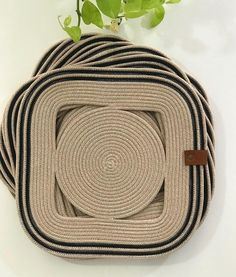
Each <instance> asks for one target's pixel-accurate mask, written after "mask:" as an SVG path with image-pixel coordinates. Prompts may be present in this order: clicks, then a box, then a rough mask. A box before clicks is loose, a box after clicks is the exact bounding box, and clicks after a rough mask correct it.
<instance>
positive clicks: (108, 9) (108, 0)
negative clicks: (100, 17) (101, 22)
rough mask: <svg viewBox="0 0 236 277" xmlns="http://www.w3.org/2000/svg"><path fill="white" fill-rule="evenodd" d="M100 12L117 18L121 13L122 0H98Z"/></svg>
mask: <svg viewBox="0 0 236 277" xmlns="http://www.w3.org/2000/svg"><path fill="white" fill-rule="evenodd" d="M96 2H97V6H98V8H99V9H100V11H101V12H102V13H103V14H105V15H106V16H108V17H110V18H116V17H117V16H118V14H119V12H120V8H121V0H96Z"/></svg>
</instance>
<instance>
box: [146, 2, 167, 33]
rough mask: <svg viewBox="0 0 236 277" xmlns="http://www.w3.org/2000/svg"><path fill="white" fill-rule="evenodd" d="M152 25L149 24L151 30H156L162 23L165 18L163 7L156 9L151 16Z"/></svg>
mask: <svg viewBox="0 0 236 277" xmlns="http://www.w3.org/2000/svg"><path fill="white" fill-rule="evenodd" d="M150 16H151V17H150V23H149V27H150V28H154V27H156V26H157V25H159V24H160V23H161V21H162V20H163V18H164V16H165V9H164V7H163V6H162V5H160V6H159V7H157V8H155V9H154V10H153V11H152V12H151V15H150Z"/></svg>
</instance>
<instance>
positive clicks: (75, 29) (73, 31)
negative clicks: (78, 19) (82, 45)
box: [64, 26, 81, 42]
mask: <svg viewBox="0 0 236 277" xmlns="http://www.w3.org/2000/svg"><path fill="white" fill-rule="evenodd" d="M64 30H65V31H66V32H67V34H68V35H69V36H70V37H71V38H72V40H73V41H74V42H78V41H79V40H80V37H81V29H80V27H79V26H72V27H64Z"/></svg>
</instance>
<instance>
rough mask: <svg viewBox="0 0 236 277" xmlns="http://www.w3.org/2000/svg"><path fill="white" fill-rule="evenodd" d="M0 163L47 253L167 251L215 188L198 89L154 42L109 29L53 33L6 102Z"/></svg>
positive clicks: (184, 235) (196, 220)
mask: <svg viewBox="0 0 236 277" xmlns="http://www.w3.org/2000/svg"><path fill="white" fill-rule="evenodd" d="M0 175H1V178H2V180H3V182H4V183H5V184H6V185H7V187H8V189H9V190H10V192H11V193H12V194H13V196H14V197H15V198H16V202H17V208H18V211H19V216H20V220H21V223H22V225H23V227H24V229H25V231H26V232H27V234H28V235H29V236H30V238H32V240H33V241H34V242H35V243H36V244H37V245H39V246H40V247H42V248H45V249H46V250H48V251H49V252H50V253H52V254H55V255H58V256H63V257H71V258H79V257H105V256H109V257H117V256H126V257H127V256H135V257H136V256H138V257H141V256H156V255H161V254H164V253H168V252H170V251H172V250H174V249H176V248H178V247H179V246H180V245H182V244H183V243H184V242H185V241H186V240H187V239H188V238H189V237H190V236H191V234H192V233H193V232H194V230H195V229H196V228H197V227H198V226H199V224H200V223H201V221H202V219H203V218H204V216H205V213H206V211H207V208H208V205H209V202H210V200H211V197H212V191H213V187H214V133H213V127H212V115H211V111H210V108H209V105H208V100H207V97H206V94H205V92H204V90H203V89H202V87H201V86H200V85H199V83H198V82H197V81H196V80H195V79H194V78H192V77H191V76H189V75H187V74H186V73H185V72H183V71H182V70H181V69H180V68H179V67H178V66H176V65H175V63H173V62H172V61H171V60H170V59H169V58H167V57H166V56H165V55H163V54H162V53H160V52H159V51H156V50H154V49H150V48H147V47H141V46H135V45H133V44H131V43H130V42H128V41H126V40H123V39H121V38H118V37H115V36H109V35H96V34H89V35H85V36H83V37H82V39H81V41H80V42H79V43H78V44H74V43H73V42H72V41H71V40H65V41H62V42H60V43H58V44H56V45H55V46H53V47H52V48H51V49H50V50H48V52H47V53H46V54H45V55H44V57H43V58H42V59H41V61H40V62H39V64H38V66H37V68H36V70H35V73H34V75H33V77H32V78H31V79H30V80H29V81H28V82H26V83H25V84H24V85H23V86H22V87H21V88H20V89H19V90H18V91H17V92H16V94H15V95H14V96H13V98H12V99H11V101H10V102H9V105H8V106H7V108H6V110H5V114H4V117H3V120H2V125H1V136H0Z"/></svg>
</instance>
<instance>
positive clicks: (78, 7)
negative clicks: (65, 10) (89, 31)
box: [76, 0, 81, 26]
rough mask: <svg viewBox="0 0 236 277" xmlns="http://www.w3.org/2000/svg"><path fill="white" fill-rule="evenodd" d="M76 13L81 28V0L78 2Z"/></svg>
mask: <svg viewBox="0 0 236 277" xmlns="http://www.w3.org/2000/svg"><path fill="white" fill-rule="evenodd" d="M76 13H77V15H78V26H80V17H81V14H80V0H77V7H76Z"/></svg>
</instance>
